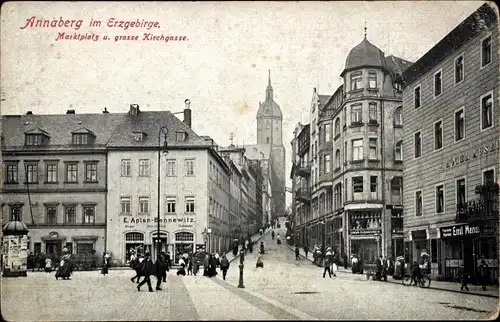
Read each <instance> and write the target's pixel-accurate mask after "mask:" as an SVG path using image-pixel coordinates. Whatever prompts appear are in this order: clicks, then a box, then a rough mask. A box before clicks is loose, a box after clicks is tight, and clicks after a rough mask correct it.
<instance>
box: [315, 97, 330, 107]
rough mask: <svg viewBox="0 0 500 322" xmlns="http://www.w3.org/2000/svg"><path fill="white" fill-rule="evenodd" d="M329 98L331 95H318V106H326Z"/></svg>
mask: <svg viewBox="0 0 500 322" xmlns="http://www.w3.org/2000/svg"><path fill="white" fill-rule="evenodd" d="M331 96H332V95H318V99H319V104H320V106H321V107H324V106H325V105H326V102H328V100H329V99H330V97H331Z"/></svg>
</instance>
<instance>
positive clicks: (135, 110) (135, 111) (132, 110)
mask: <svg viewBox="0 0 500 322" xmlns="http://www.w3.org/2000/svg"><path fill="white" fill-rule="evenodd" d="M139 112H140V111H139V104H130V111H129V112H128V113H129V114H130V115H132V116H137V115H138V114H139Z"/></svg>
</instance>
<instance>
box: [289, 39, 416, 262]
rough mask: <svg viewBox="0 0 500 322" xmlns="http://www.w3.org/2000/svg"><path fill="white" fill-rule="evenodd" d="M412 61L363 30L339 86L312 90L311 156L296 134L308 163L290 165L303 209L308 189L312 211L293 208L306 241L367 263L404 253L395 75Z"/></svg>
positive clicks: (300, 152)
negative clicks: (328, 91) (330, 90)
mask: <svg viewBox="0 0 500 322" xmlns="http://www.w3.org/2000/svg"><path fill="white" fill-rule="evenodd" d="M410 64H411V63H410V62H408V61H406V60H404V59H401V58H398V57H395V56H392V55H391V56H385V55H384V53H383V52H382V51H381V50H380V49H379V48H377V47H376V46H374V45H373V44H371V43H370V42H369V41H368V40H367V38H366V35H365V38H364V39H363V41H362V42H361V43H360V44H359V45H357V46H356V47H354V48H353V49H352V50H351V51H350V53H349V55H348V56H347V58H346V64H345V68H344V71H343V72H342V74H341V77H342V78H343V85H341V86H340V87H339V88H338V89H337V90H336V91H335V93H334V94H333V95H331V96H327V99H325V97H324V96H323V95H319V94H318V93H317V92H316V90H315V91H314V93H313V101H312V106H311V115H310V117H311V124H310V126H309V131H310V139H309V140H310V148H309V151H310V157H309V159H307V158H304V157H303V155H305V151H306V149H305V148H304V147H303V148H301V147H300V145H301V143H300V142H304V141H305V140H306V139H305V138H304V139H302V140H301V139H300V136H301V133H302V132H300V133H297V135H298V137H297V142H298V143H296V144H298V145H299V147H298V148H297V152H298V153H297V158H298V159H299V160H300V161H299V162H301V163H300V164H304V165H306V167H305V168H306V169H304V170H305V171H302V169H300V168H303V167H302V166H301V167H300V168H299V167H297V166H296V167H295V169H296V171H295V172H296V174H297V175H298V176H300V177H301V179H298V178H297V179H296V185H297V183H298V182H299V180H300V182H301V186H300V188H299V189H300V192H301V193H300V194H299V193H298V191H297V189H296V197H295V199H296V200H303V201H304V202H302V204H305V205H306V206H305V209H307V207H308V206H307V203H308V202H307V198H304V197H303V196H302V195H303V193H302V189H303V183H305V184H308V188H309V189H310V192H309V191H307V192H308V193H310V200H311V202H310V204H311V206H310V209H311V214H310V215H309V217H307V216H308V213H307V212H306V211H304V212H302V213H303V214H304V215H303V216H305V218H307V219H301V218H300V215H299V216H298V218H299V222H300V223H302V227H299V226H296V227H297V228H298V229H299V231H300V230H303V232H301V233H300V235H302V236H304V235H305V242H306V243H308V244H309V245H312V244H319V245H325V246H332V247H334V248H335V249H336V251H337V252H339V253H341V254H343V255H344V254H345V255H347V256H350V255H352V254H358V256H360V257H361V258H362V259H363V260H364V262H365V263H374V262H375V260H376V258H378V256H379V255H384V256H392V257H396V256H398V255H402V254H403V234H402V219H401V217H402V170H403V166H402V158H401V155H400V154H401V153H400V151H401V148H400V145H401V142H400V140H401V137H402V127H403V125H402V118H401V112H402V110H401V105H402V92H401V78H400V76H401V72H402V71H403V70H404V69H405V68H407V67H408V66H409V65H410ZM302 144H303V143H302ZM307 161H310V164H308V163H307ZM296 162H297V161H296ZM309 171H310V172H309ZM309 173H310V181H309V182H307V180H303V179H305V178H307V177H308V176H309ZM299 207H304V206H303V205H300V206H299ZM299 213H300V211H297V214H299Z"/></svg>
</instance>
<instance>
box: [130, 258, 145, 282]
mask: <svg viewBox="0 0 500 322" xmlns="http://www.w3.org/2000/svg"><path fill="white" fill-rule="evenodd" d="M143 261H144V256H143V255H142V254H141V255H140V256H139V257H135V258H134V260H131V261H130V264H131V267H132V268H133V269H134V271H135V276H134V277H132V278H131V279H130V280H131V281H132V283H135V282H136V279H137V284H139V280H140V279H141V276H142V271H141V270H142V267H141V265H142V262H143Z"/></svg>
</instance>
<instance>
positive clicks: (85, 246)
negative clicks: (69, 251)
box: [72, 242, 94, 255]
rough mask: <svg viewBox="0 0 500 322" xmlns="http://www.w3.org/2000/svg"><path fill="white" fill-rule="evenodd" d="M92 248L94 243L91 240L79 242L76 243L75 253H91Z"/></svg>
mask: <svg viewBox="0 0 500 322" xmlns="http://www.w3.org/2000/svg"><path fill="white" fill-rule="evenodd" d="M72 248H73V247H72ZM93 249H94V244H93V243H91V242H80V243H77V244H76V254H77V255H87V254H91V253H92V250H93Z"/></svg>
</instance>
